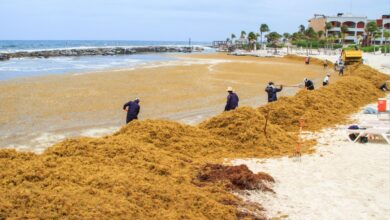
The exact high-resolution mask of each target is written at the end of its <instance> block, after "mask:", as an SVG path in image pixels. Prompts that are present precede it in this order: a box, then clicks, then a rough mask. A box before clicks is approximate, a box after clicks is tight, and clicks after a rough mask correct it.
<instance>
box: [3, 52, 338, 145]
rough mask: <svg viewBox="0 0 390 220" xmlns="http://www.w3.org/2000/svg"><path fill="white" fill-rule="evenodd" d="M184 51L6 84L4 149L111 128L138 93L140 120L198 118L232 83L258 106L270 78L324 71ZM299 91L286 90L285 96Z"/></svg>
mask: <svg viewBox="0 0 390 220" xmlns="http://www.w3.org/2000/svg"><path fill="white" fill-rule="evenodd" d="M178 57H179V58H180V59H179V60H175V61H164V62H155V63H153V64H148V65H147V66H140V67H138V68H136V69H130V70H110V71H104V72H95V73H87V74H78V73H69V74H63V75H50V76H44V77H34V78H28V79H18V80H10V81H3V82H0V103H1V105H0V134H1V135H0V147H14V148H17V149H19V150H33V151H35V152H42V151H43V150H44V149H45V148H47V147H48V146H50V145H51V144H53V143H55V142H58V141H59V140H62V139H64V138H67V137H74V136H100V135H104V134H108V133H111V132H113V131H115V130H116V129H117V128H119V127H120V126H121V125H123V124H124V120H125V114H126V112H124V111H123V110H122V106H123V104H124V103H125V102H127V101H129V100H130V99H134V98H135V97H140V98H141V113H140V115H139V118H140V119H141V120H143V119H156V118H163V119H170V120H176V121H180V122H184V123H188V124H196V123H198V122H200V121H202V120H204V119H205V118H208V117H210V116H212V115H215V114H217V113H219V112H221V111H223V108H224V104H225V101H226V95H227V94H226V91H225V90H226V87H227V86H232V87H233V88H234V89H235V91H237V93H238V95H239V97H240V105H241V106H243V105H246V106H259V105H261V104H264V103H265V102H266V94H265V92H264V88H265V86H266V84H267V82H268V81H274V82H275V83H277V84H288V85H296V84H299V83H301V82H302V80H303V78H304V77H308V78H311V79H314V81H315V84H316V86H319V85H320V84H321V82H322V79H323V77H324V76H325V71H324V69H323V67H322V66H316V65H304V64H303V63H302V62H298V61H294V60H288V59H284V58H257V57H237V56H229V55H225V54H191V55H180V56H178ZM333 75H335V74H333ZM336 79H337V77H333V78H332V79H331V80H333V81H335V80H336ZM296 91H297V88H285V89H284V90H283V91H282V92H281V93H280V95H281V96H283V95H293V94H294V93H295V92H296Z"/></svg>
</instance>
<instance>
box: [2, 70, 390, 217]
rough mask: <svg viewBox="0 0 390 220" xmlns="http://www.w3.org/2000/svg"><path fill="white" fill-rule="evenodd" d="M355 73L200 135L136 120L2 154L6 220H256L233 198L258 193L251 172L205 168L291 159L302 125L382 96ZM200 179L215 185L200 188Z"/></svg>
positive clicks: (224, 120) (217, 121) (368, 74)
mask: <svg viewBox="0 0 390 220" xmlns="http://www.w3.org/2000/svg"><path fill="white" fill-rule="evenodd" d="M349 71H350V72H349V73H348V75H349V76H346V77H343V78H342V79H340V80H339V81H338V82H336V83H334V84H332V85H330V86H328V87H324V88H321V89H318V90H315V91H301V92H299V93H298V94H297V95H296V96H294V97H289V98H281V99H280V100H279V101H277V102H275V103H271V104H268V105H266V106H264V107H261V108H259V109H253V108H249V107H242V108H238V109H236V110H234V111H229V112H224V113H222V114H220V115H217V116H215V117H213V118H210V119H209V120H207V121H205V122H203V123H201V124H200V125H198V126H188V125H183V124H180V123H176V122H171V121H164V120H146V121H134V122H131V123H129V124H128V125H126V126H124V127H123V128H122V129H121V130H120V131H118V132H117V133H115V134H114V135H110V136H106V137H101V138H77V139H73V140H66V141H63V142H61V143H58V144H56V145H54V146H52V147H50V148H49V149H48V150H46V151H45V152H44V153H43V154H41V155H36V154H33V153H23V152H16V151H14V150H5V149H2V150H0V219H5V218H42V219H53V218H89V219H101V218H105V219H108V218H122V219H237V218H249V217H250V218H255V217H254V216H253V215H251V214H250V213H249V214H248V212H247V211H246V212H245V213H243V212H242V210H248V209H245V208H243V207H246V206H245V204H244V203H243V202H242V201H240V200H239V199H237V198H236V197H235V196H233V195H232V194H231V193H229V190H235V189H241V188H240V187H237V188H236V187H234V183H238V185H236V186H245V185H246V184H248V186H250V188H252V189H256V188H257V187H259V185H258V184H259V183H258V182H256V181H255V180H258V179H257V177H256V176H253V175H252V174H250V173H249V172H248V170H246V169H244V168H243V167H241V168H237V169H236V168H225V167H219V166H208V167H207V165H206V167H207V168H206V171H207V172H206V171H205V170H204V168H205V164H207V163H221V162H222V161H223V160H224V159H225V158H238V157H241V158H242V157H272V156H286V155H292V154H293V153H294V152H295V146H296V135H295V133H294V132H295V131H296V130H297V129H298V127H299V119H300V118H304V119H305V122H306V124H305V125H306V129H309V130H319V129H321V128H324V127H326V126H330V125H334V124H336V123H340V122H342V121H344V120H345V118H346V116H347V115H348V114H350V113H352V112H355V111H356V110H357V109H358V107H360V106H362V105H365V104H367V103H370V102H372V101H374V100H375V99H376V98H378V97H381V96H383V93H382V92H381V91H380V90H379V89H378V88H377V85H376V84H377V83H379V82H380V81H382V80H386V79H388V78H386V76H384V75H382V74H380V73H378V72H377V71H375V70H372V69H370V68H368V67H365V66H353V67H351V68H350V69H349ZM311 146H312V145H310V144H307V146H306V147H304V148H303V149H302V153H308V152H311V151H312V149H311V148H310V147H311ZM232 172H235V173H239V175H234V174H233V175H232ZM199 175H200V176H202V175H206V176H207V175H209V176H208V177H210V178H209V179H208V180H210V181H203V182H202V184H201V186H199V184H197V181H199V178H197V177H199ZM265 176H266V175H265V174H264V175H263V177H265ZM203 177H204V176H203ZM224 178H225V179H224ZM267 178H269V179H270V178H271V177H268V176H267ZM204 179H205V178H204ZM206 179H207V178H206ZM260 179H261V178H260ZM219 181H222V182H224V181H225V182H226V181H230V183H231V184H233V185H230V186H231V187H229V190H226V187H225V186H226V184H218V183H216V184H213V182H219ZM209 182H210V183H209ZM270 190H271V189H270ZM252 210H253V209H252ZM259 218H260V217H259Z"/></svg>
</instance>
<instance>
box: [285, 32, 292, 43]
mask: <svg viewBox="0 0 390 220" xmlns="http://www.w3.org/2000/svg"><path fill="white" fill-rule="evenodd" d="M290 37H291V35H290V34H289V33H287V32H286V33H283V38H284V42H287V41H288V39H290Z"/></svg>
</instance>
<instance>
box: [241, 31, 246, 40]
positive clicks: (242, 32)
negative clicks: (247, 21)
mask: <svg viewBox="0 0 390 220" xmlns="http://www.w3.org/2000/svg"><path fill="white" fill-rule="evenodd" d="M245 36H246V32H245V31H241V36H240V38H242V39H244V38H245Z"/></svg>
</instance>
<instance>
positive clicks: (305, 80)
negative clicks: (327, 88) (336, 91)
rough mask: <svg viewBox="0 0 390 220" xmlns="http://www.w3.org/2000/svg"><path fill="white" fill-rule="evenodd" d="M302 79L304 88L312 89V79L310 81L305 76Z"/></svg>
mask: <svg viewBox="0 0 390 220" xmlns="http://www.w3.org/2000/svg"><path fill="white" fill-rule="evenodd" d="M303 81H304V83H305V88H306V89H307V90H314V83H313V81H311V80H310V79H307V78H305V79H304V80H303Z"/></svg>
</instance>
